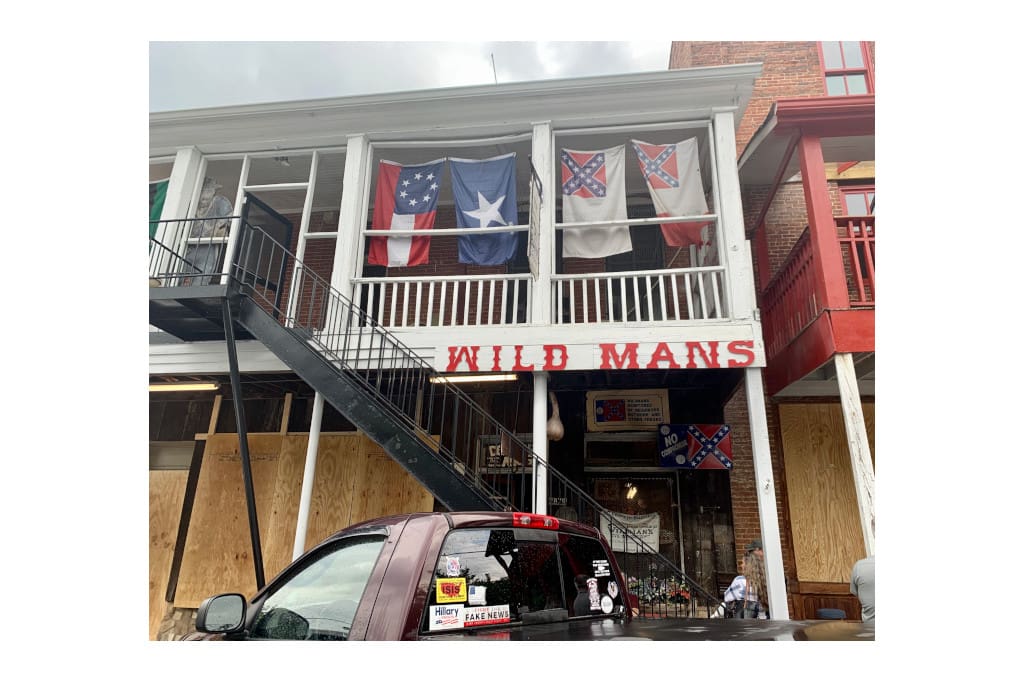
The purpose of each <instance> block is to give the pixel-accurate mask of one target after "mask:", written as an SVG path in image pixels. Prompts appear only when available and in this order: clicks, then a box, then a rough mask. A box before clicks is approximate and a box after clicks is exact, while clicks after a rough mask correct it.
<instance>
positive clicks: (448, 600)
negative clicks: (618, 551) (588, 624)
mask: <svg viewBox="0 0 1024 683" xmlns="http://www.w3.org/2000/svg"><path fill="white" fill-rule="evenodd" d="M577 576H583V577H584V580H583V581H581V583H584V584H585V580H587V579H589V580H592V584H593V585H588V586H587V587H586V589H585V590H586V592H587V605H586V610H585V611H584V610H582V609H580V610H577V609H576V606H579V605H582V601H577V597H578V595H579V594H580V592H579V591H578V590H577V588H576V586H577V583H576V577H577ZM609 584H611V587H610V588H609ZM602 596H603V597H604V598H605V600H604V603H603V605H602ZM622 604H623V603H622V596H621V594H620V592H619V590H618V587H617V586H616V584H615V581H614V577H613V576H612V575H611V571H610V565H609V562H608V558H607V556H606V555H605V552H604V548H603V546H602V545H601V544H600V543H599V542H598V541H597V540H595V539H591V538H585V537H580V536H573V535H570V534H566V533H556V532H547V531H544V532H531V531H523V530H519V531H516V530H513V529H457V530H455V531H452V532H451V533H449V534H448V537H447V538H446V539H445V542H444V544H443V545H442V549H441V555H440V557H439V559H438V563H437V566H436V567H435V570H434V580H433V581H432V583H431V586H430V592H429V595H428V600H427V610H426V616H425V619H424V623H423V630H424V631H425V632H437V631H446V630H452V629H464V628H473V627H482V626H493V625H498V624H515V623H519V622H522V621H523V618H524V615H526V614H529V613H531V612H539V611H543V610H552V609H564V610H567V611H568V615H569V616H571V617H573V616H588V615H604V614H609V613H611V612H612V611H613V610H615V609H616V608H617V607H618V606H620V605H622ZM592 605H593V607H594V609H591V606H592ZM604 610H607V611H604Z"/></svg>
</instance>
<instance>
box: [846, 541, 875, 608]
mask: <svg viewBox="0 0 1024 683" xmlns="http://www.w3.org/2000/svg"><path fill="white" fill-rule="evenodd" d="M850 593H852V594H853V595H855V596H857V599H858V600H860V618H861V621H864V622H871V623H874V621H875V556H874V555H870V556H868V557H865V558H864V559H862V560H857V561H856V562H855V563H854V565H853V569H852V570H851V571H850Z"/></svg>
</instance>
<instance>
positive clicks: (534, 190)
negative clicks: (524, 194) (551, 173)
mask: <svg viewBox="0 0 1024 683" xmlns="http://www.w3.org/2000/svg"><path fill="white" fill-rule="evenodd" d="M527 159H529V161H530V232H529V235H528V239H527V242H526V257H527V259H528V260H529V262H530V274H531V275H533V279H534V280H536V279H537V278H538V277H539V273H540V210H541V205H542V204H543V201H544V184H543V183H542V182H541V181H540V176H539V175H537V169H536V168H534V166H533V157H532V156H527Z"/></svg>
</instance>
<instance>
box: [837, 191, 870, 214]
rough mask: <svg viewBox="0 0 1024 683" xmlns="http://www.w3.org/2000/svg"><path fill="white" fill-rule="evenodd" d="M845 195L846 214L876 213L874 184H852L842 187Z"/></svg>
mask: <svg viewBox="0 0 1024 683" xmlns="http://www.w3.org/2000/svg"><path fill="white" fill-rule="evenodd" d="M840 192H841V194H842V197H843V213H844V215H846V216H873V215H874V213H875V188H874V186H851V187H843V188H840Z"/></svg>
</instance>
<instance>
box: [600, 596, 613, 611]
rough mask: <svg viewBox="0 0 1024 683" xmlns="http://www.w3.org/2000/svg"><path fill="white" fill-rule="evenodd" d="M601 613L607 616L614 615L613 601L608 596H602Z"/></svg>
mask: <svg viewBox="0 0 1024 683" xmlns="http://www.w3.org/2000/svg"><path fill="white" fill-rule="evenodd" d="M601 611H602V612H604V613H605V614H611V613H612V599H611V598H609V597H608V596H607V595H602V596H601Z"/></svg>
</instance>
